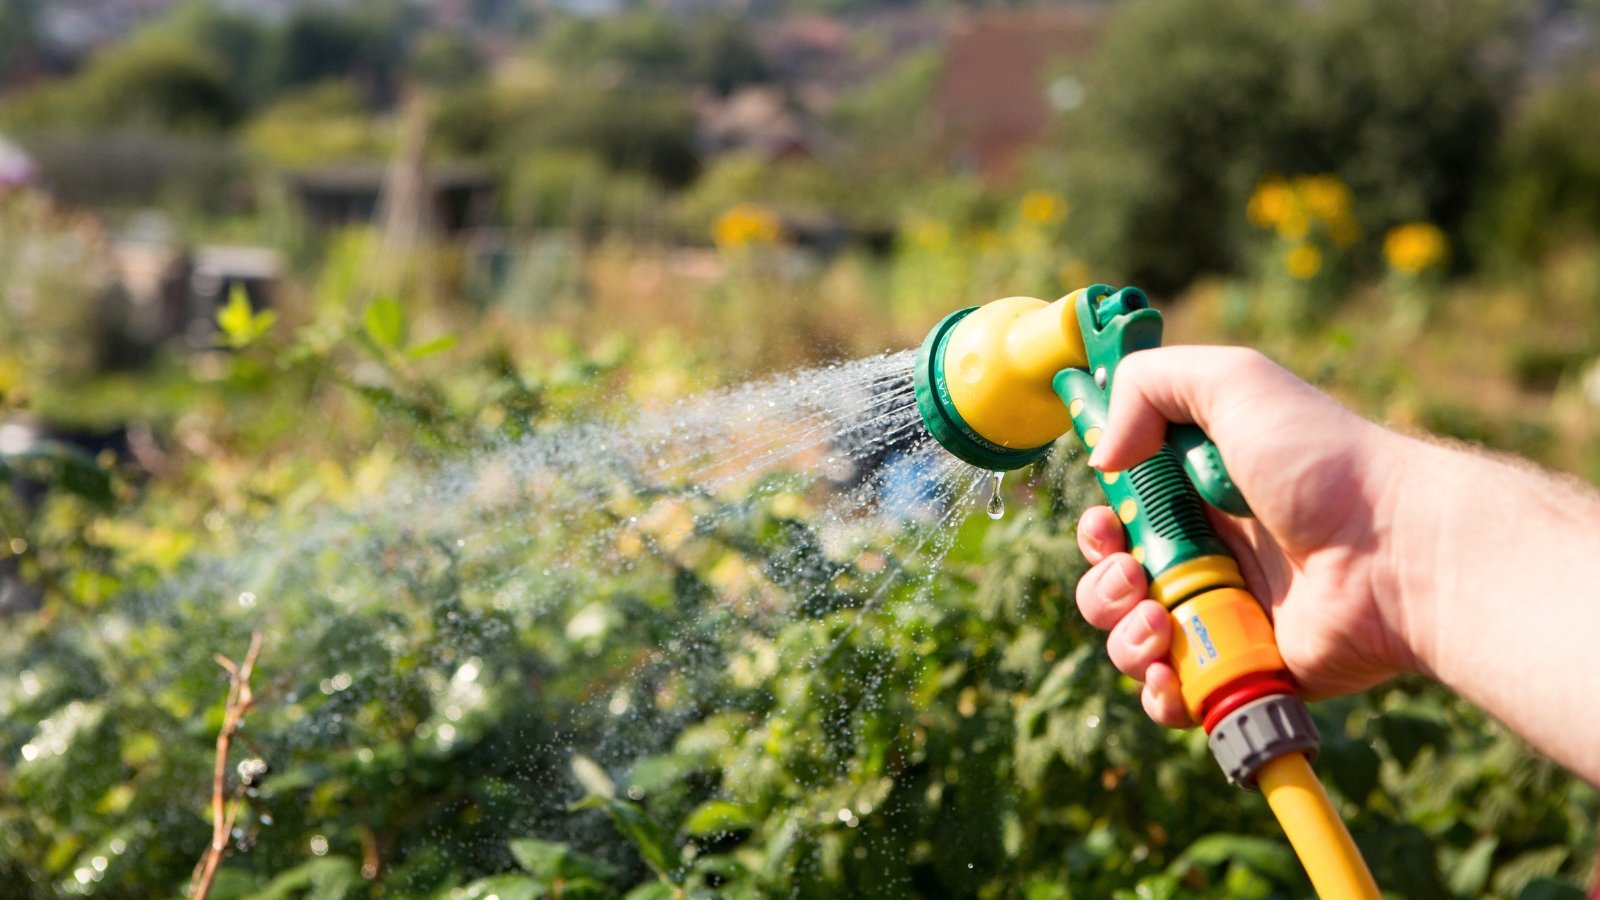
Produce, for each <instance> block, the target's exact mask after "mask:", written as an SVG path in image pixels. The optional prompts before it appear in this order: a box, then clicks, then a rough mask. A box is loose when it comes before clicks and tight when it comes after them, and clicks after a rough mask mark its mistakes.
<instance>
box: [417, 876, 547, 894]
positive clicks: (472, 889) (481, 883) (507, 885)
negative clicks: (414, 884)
mask: <svg viewBox="0 0 1600 900" xmlns="http://www.w3.org/2000/svg"><path fill="white" fill-rule="evenodd" d="M548 893H549V891H548V889H547V888H546V887H545V885H544V883H543V882H540V881H537V880H535V879H532V878H529V877H528V876H526V875H493V876H490V877H489V878H480V879H478V880H477V881H474V882H472V883H471V884H469V885H467V886H465V887H460V888H455V889H453V890H448V891H445V892H444V894H443V896H444V897H448V898H449V900H486V898H489V897H498V898H499V900H539V898H540V897H544V896H546V895H547V894H548Z"/></svg>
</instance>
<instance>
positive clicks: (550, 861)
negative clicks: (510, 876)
mask: <svg viewBox="0 0 1600 900" xmlns="http://www.w3.org/2000/svg"><path fill="white" fill-rule="evenodd" d="M510 846H511V856H512V858H514V859H516V861H517V865H519V866H521V867H522V869H523V871H525V872H527V873H528V874H530V875H536V876H538V877H540V878H542V879H544V880H546V881H554V880H556V879H562V880H571V879H577V878H592V879H596V880H599V881H605V880H607V879H609V878H614V877H615V876H616V874H617V867H616V866H613V865H611V864H610V863H608V862H606V861H604V860H600V859H596V858H594V857H592V856H589V855H588V854H586V853H580V852H578V851H576V850H574V849H572V848H571V847H569V846H567V845H566V844H562V843H557V842H555V841H541V840H539V839H537V838H522V839H521V840H515V841H512V842H511V844H510Z"/></svg>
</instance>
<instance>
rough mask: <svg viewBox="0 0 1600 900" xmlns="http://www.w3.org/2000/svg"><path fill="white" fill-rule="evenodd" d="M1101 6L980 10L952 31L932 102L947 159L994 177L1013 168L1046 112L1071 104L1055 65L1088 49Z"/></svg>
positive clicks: (1042, 126) (1071, 93)
mask: <svg viewBox="0 0 1600 900" xmlns="http://www.w3.org/2000/svg"><path fill="white" fill-rule="evenodd" d="M1103 21H1104V14H1103V13H1102V12H1101V11H1100V10H1099V9H1098V8H1093V7H1083V6H1074V7H1070V8H1066V9H1036V10H1018V11H1005V12H985V13H979V14H976V15H974V16H972V17H971V18H970V19H968V20H967V21H966V22H965V23H964V24H963V25H962V26H961V27H960V28H958V29H957V30H956V32H955V34H953V35H952V36H951V38H950V42H949V50H948V59H947V61H946V65H945V70H944V74H943V76H942V78H941V79H940V82H939V92H938V98H937V101H936V102H937V110H938V113H939V117H940V119H941V120H942V122H943V125H944V131H945V133H946V135H947V136H948V139H949V141H950V148H951V154H952V162H953V163H954V164H955V165H956V166H957V167H958V168H962V169H967V170H970V171H977V172H981V173H982V174H983V175H985V176H986V177H989V178H993V179H1005V178H1008V177H1010V176H1012V175H1014V174H1015V172H1016V168H1017V166H1018V164H1019V163H1020V162H1021V160H1022V157H1023V155H1024V154H1025V153H1026V152H1027V150H1028V149H1029V148H1031V147H1032V146H1033V145H1034V143H1035V142H1037V141H1038V140H1039V139H1040V138H1041V137H1043V136H1044V134H1045V132H1046V130H1047V128H1048V126H1049V123H1050V120H1051V118H1053V117H1054V116H1055V115H1056V114H1057V113H1058V112H1060V111H1061V110H1062V108H1063V107H1070V106H1072V105H1074V104H1075V102H1076V99H1077V97H1076V96H1075V92H1077V88H1076V87H1075V85H1074V83H1070V81H1069V80H1063V83H1061V84H1056V85H1052V84H1050V83H1049V82H1050V80H1051V76H1052V75H1053V74H1055V73H1053V72H1052V71H1051V70H1052V67H1053V66H1054V65H1056V64H1058V63H1059V62H1062V61H1065V60H1069V59H1072V58H1081V57H1086V56H1088V55H1089V54H1090V53H1091V52H1092V51H1093V49H1094V47H1095V45H1096V44H1097V43H1098V41H1099V38H1100V33H1101V31H1102V28H1103Z"/></svg>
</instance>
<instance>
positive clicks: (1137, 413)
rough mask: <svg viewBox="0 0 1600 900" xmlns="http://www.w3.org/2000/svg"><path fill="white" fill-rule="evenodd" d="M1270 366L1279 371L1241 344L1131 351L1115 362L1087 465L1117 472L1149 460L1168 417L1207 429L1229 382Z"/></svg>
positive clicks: (1263, 372) (1257, 376) (1248, 377)
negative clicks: (1101, 430) (1100, 430)
mask: <svg viewBox="0 0 1600 900" xmlns="http://www.w3.org/2000/svg"><path fill="white" fill-rule="evenodd" d="M1273 370H1276V371H1278V372H1280V373H1281V372H1283V370H1282V369H1280V368H1278V366H1277V365H1276V364H1275V363H1273V362H1271V361H1270V360H1268V359H1267V358H1266V357H1265V356H1262V355H1261V354H1260V353H1257V352H1256V351H1254V350H1247V349H1244V348H1241V347H1160V348H1157V349H1153V350H1144V351H1140V352H1138V353H1132V354H1129V355H1128V357H1127V358H1126V359H1124V360H1123V361H1122V362H1121V363H1120V364H1118V366H1117V376H1116V381H1115V386H1114V388H1113V389H1112V391H1111V407H1110V412H1109V414H1108V416H1107V421H1106V428H1105V433H1104V434H1103V435H1102V436H1101V438H1100V443H1099V444H1098V445H1097V446H1096V447H1095V448H1094V452H1093V453H1092V454H1091V455H1090V457H1089V465H1091V466H1094V467H1095V468H1097V469H1100V470H1101V471H1110V472H1116V471H1121V470H1123V469H1127V468H1130V467H1132V466H1134V465H1137V464H1138V463H1140V462H1143V461H1144V460H1146V459H1149V458H1150V457H1151V456H1153V455H1154V454H1155V452H1156V451H1157V450H1159V449H1161V443H1162V441H1164V440H1166V436H1167V423H1168V422H1194V423H1195V424H1197V425H1199V426H1200V427H1201V428H1202V429H1204V430H1205V431H1207V432H1208V433H1210V432H1211V431H1212V429H1213V426H1214V425H1215V424H1216V423H1215V422H1214V418H1215V416H1214V414H1215V412H1216V408H1217V404H1218V402H1219V400H1220V399H1221V398H1222V397H1224V396H1226V395H1227V394H1228V390H1229V388H1230V386H1232V387H1234V388H1237V386H1238V385H1239V384H1241V383H1244V384H1249V383H1250V382H1251V380H1252V379H1260V378H1263V377H1267V376H1268V374H1269V373H1270V372H1272V371H1273ZM1283 374H1287V373H1283ZM1211 436H1212V438H1213V439H1215V438H1217V437H1218V435H1216V434H1212V435H1211Z"/></svg>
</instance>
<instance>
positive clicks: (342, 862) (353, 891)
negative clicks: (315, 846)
mask: <svg viewBox="0 0 1600 900" xmlns="http://www.w3.org/2000/svg"><path fill="white" fill-rule="evenodd" d="M361 892H362V891H361V872H360V871H359V870H358V869H357V867H356V864H355V861H354V860H350V859H346V858H344V857H342V856H328V857H324V858H322V859H313V860H311V861H310V862H307V863H302V864H300V865H298V866H295V867H294V868H292V869H290V870H289V871H287V872H284V873H283V874H282V875H279V876H278V877H277V878H274V879H272V883H271V884H269V885H267V887H266V889H265V890H263V891H261V892H260V893H256V894H252V895H250V896H249V897H247V898H245V900H291V898H292V900H343V898H345V897H354V896H357V895H359V894H360V893H361Z"/></svg>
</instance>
